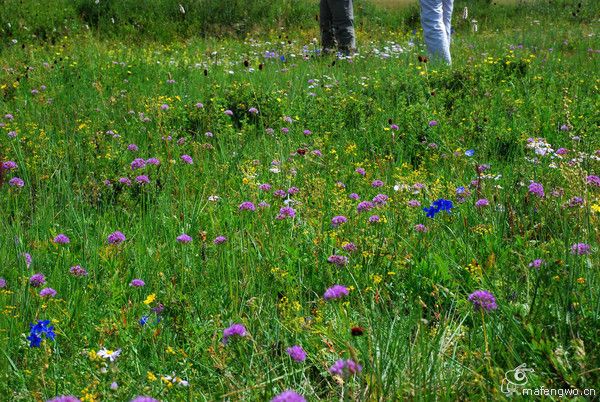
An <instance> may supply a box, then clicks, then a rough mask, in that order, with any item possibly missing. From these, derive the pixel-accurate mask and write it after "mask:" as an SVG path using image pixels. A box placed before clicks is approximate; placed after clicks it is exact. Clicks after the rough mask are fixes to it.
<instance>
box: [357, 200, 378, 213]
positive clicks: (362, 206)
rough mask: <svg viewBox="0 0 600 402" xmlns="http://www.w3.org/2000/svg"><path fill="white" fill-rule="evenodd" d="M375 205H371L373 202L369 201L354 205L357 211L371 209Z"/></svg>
mask: <svg viewBox="0 0 600 402" xmlns="http://www.w3.org/2000/svg"><path fill="white" fill-rule="evenodd" d="M374 207H375V206H374V205H373V203H372V202H371V201H362V202H360V203H359V204H358V206H357V207H356V210H357V211H358V212H365V211H369V210H371V209H373V208H374Z"/></svg>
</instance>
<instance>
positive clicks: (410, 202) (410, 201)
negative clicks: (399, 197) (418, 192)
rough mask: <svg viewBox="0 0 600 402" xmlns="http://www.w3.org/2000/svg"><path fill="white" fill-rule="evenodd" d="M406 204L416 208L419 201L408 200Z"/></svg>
mask: <svg viewBox="0 0 600 402" xmlns="http://www.w3.org/2000/svg"><path fill="white" fill-rule="evenodd" d="M407 205H408V206H409V207H411V208H418V207H420V206H421V203H420V202H419V201H418V200H409V201H408V202H407Z"/></svg>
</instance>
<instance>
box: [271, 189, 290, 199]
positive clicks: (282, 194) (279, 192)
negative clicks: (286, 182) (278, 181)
mask: <svg viewBox="0 0 600 402" xmlns="http://www.w3.org/2000/svg"><path fill="white" fill-rule="evenodd" d="M273 195H274V196H275V197H279V198H285V196H286V195H287V193H286V192H285V190H275V191H274V192H273Z"/></svg>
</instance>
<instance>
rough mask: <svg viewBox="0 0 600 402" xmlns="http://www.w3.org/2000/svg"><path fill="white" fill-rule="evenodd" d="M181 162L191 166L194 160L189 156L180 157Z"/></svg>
mask: <svg viewBox="0 0 600 402" xmlns="http://www.w3.org/2000/svg"><path fill="white" fill-rule="evenodd" d="M181 160H182V161H183V162H185V163H187V164H188V165H192V164H193V163H194V160H193V159H192V157H191V156H189V155H181Z"/></svg>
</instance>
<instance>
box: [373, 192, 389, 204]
mask: <svg viewBox="0 0 600 402" xmlns="http://www.w3.org/2000/svg"><path fill="white" fill-rule="evenodd" d="M388 198H389V197H388V196H387V195H385V194H377V195H376V196H375V197H373V203H374V204H375V205H385V204H386V203H387V200H388Z"/></svg>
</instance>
